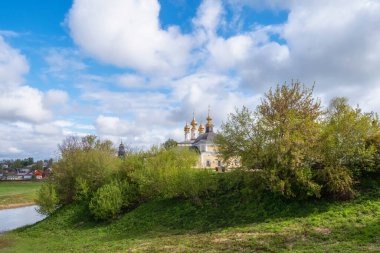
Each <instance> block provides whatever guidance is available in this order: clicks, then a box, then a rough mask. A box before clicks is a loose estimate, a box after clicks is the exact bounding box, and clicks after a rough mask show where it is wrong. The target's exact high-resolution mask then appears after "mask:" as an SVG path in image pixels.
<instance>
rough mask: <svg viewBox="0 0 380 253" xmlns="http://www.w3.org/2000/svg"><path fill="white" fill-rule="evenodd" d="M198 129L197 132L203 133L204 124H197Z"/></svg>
mask: <svg viewBox="0 0 380 253" xmlns="http://www.w3.org/2000/svg"><path fill="white" fill-rule="evenodd" d="M198 131H199V134H203V133H204V132H205V126H204V125H203V123H201V124H200V125H199V128H198Z"/></svg>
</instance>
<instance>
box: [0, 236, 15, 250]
mask: <svg viewBox="0 0 380 253" xmlns="http://www.w3.org/2000/svg"><path fill="white" fill-rule="evenodd" d="M13 244H14V240H11V239H4V238H0V249H4V248H6V247H9V246H12V245H13Z"/></svg>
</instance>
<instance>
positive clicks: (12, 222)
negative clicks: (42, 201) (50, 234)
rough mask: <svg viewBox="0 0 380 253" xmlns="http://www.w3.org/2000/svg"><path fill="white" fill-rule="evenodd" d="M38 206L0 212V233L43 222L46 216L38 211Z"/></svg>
mask: <svg viewBox="0 0 380 253" xmlns="http://www.w3.org/2000/svg"><path fill="white" fill-rule="evenodd" d="M36 208H37V206H36V205H34V206H24V207H18V208H12V209H4V210H0V233H2V232H6V231H9V230H13V229H16V228H19V227H23V226H25V225H30V224H33V223H36V222H37V221H40V220H43V219H44V218H45V217H46V216H45V215H42V214H39V213H38V212H37V211H36Z"/></svg>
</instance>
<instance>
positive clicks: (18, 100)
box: [0, 86, 52, 123]
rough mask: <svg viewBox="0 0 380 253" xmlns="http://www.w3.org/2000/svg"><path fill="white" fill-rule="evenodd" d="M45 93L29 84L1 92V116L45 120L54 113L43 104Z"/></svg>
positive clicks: (24, 119) (30, 120)
mask: <svg viewBox="0 0 380 253" xmlns="http://www.w3.org/2000/svg"><path fill="white" fill-rule="evenodd" d="M43 98H44V94H43V93H42V92H41V91H39V90H37V89H34V88H32V87H29V86H20V87H15V88H14V89H12V90H7V91H5V93H1V94H0V118H1V120H7V121H16V120H22V121H28V122H35V123H38V122H44V121H47V120H50V119H51V118H52V113H51V112H50V111H49V110H48V109H46V108H45V107H44V105H43Z"/></svg>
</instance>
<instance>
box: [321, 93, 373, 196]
mask: <svg viewBox="0 0 380 253" xmlns="http://www.w3.org/2000/svg"><path fill="white" fill-rule="evenodd" d="M379 130H380V128H379V123H378V120H377V117H376V115H374V114H373V113H363V112H362V111H361V109H360V108H352V107H351V106H350V105H349V104H348V100H347V98H342V97H339V98H334V99H332V100H331V103H330V106H329V108H328V110H327V114H326V118H325V119H324V121H323V131H322V135H321V139H320V153H321V160H322V161H320V162H321V163H322V164H323V166H322V168H320V170H318V171H317V178H318V180H319V181H320V182H321V183H322V184H323V185H324V187H323V192H324V193H325V194H327V195H329V196H332V197H334V198H339V199H348V198H352V197H353V196H354V194H355V190H354V182H355V181H357V180H359V178H360V176H361V175H362V174H363V173H367V172H372V171H375V170H376V168H377V167H376V166H377V165H376V164H378V161H379V160H378V156H377V154H378V151H379V145H378V144H380V142H378V140H379V139H378V136H380V135H379V133H380V131H379Z"/></svg>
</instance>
